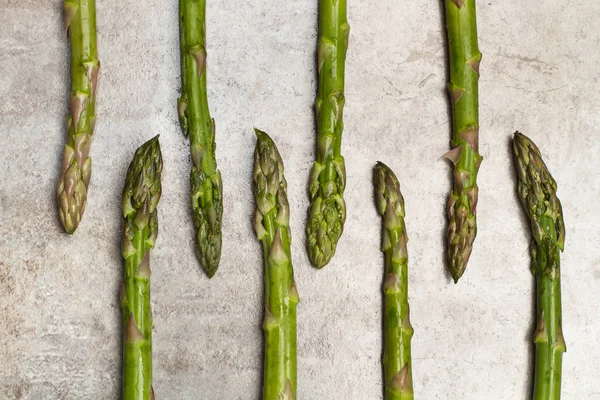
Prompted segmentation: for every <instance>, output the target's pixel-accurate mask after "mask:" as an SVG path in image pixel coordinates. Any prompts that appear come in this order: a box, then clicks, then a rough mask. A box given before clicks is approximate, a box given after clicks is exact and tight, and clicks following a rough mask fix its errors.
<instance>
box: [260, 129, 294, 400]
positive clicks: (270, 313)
mask: <svg viewBox="0 0 600 400" xmlns="http://www.w3.org/2000/svg"><path fill="white" fill-rule="evenodd" d="M255 131H256V137H257V143H256V150H255V151H254V172H253V175H254V198H255V200H256V210H255V213H254V229H255V230H256V235H257V236H258V239H259V240H260V241H261V242H262V245H263V254H264V263H265V319H264V325H263V328H264V331H265V366H264V382H263V400H293V399H295V397H296V306H297V305H298V301H299V298H298V291H297V290H296V284H295V283H294V270H293V267H292V257H291V254H290V244H291V240H292V239H291V232H290V207H289V204H288V199H287V183H286V181H285V177H284V176H283V161H282V160H281V156H280V155H279V151H278V150H277V147H275V143H273V141H272V140H271V138H270V137H269V135H267V134H266V133H264V132H262V131H260V130H258V129H255Z"/></svg>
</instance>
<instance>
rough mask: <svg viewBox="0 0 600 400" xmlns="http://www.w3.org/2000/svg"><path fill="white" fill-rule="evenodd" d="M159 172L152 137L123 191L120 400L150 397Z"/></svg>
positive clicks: (159, 160) (140, 151)
mask: <svg viewBox="0 0 600 400" xmlns="http://www.w3.org/2000/svg"><path fill="white" fill-rule="evenodd" d="M161 173H162V156H161V153H160V144H159V142H158V136H156V137H155V138H154V139H151V140H150V141H148V142H146V143H145V144H144V145H142V146H141V147H140V148H139V149H137V151H136V152H135V155H134V157H133V161H132V162H131V164H130V165H129V170H128V171H127V179H126V181H125V187H124V189H123V218H124V220H123V234H122V238H121V248H122V253H123V259H124V261H125V271H124V274H123V285H122V286H121V308H122V311H123V393H122V395H123V396H122V398H123V400H149V399H154V391H153V389H152V314H151V312H150V250H151V249H152V248H153V247H154V243H155V241H156V237H157V235H158V216H157V210H156V206H157V205H158V201H159V200H160V194H161V183H160V178H161Z"/></svg>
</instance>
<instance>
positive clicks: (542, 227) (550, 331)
mask: <svg viewBox="0 0 600 400" xmlns="http://www.w3.org/2000/svg"><path fill="white" fill-rule="evenodd" d="M513 150H514V155H515V163H516V166H517V172H518V177H519V179H518V192H519V197H520V199H521V204H522V205H523V208H524V209H525V212H526V213H527V216H528V217H529V220H530V222H531V231H532V234H533V240H532V241H531V247H530V250H531V268H532V271H533V274H534V275H535V277H536V305H537V307H536V309H537V311H536V316H537V329H536V331H535V334H534V337H533V342H534V343H535V381H534V388H533V399H534V400H559V399H560V381H561V369H562V356H563V353H564V352H565V351H566V350H567V347H566V345H565V338H564V336H563V331H562V309H561V300H560V252H561V251H563V250H564V245H565V224H564V220H563V212H562V206H561V204H560V200H558V198H557V197H556V182H555V181H554V179H553V178H552V176H551V175H550V172H549V171H548V168H547V167H546V164H544V161H543V160H542V155H541V153H540V150H539V149H538V148H537V146H536V145H535V144H534V143H533V142H532V141H531V140H530V139H529V138H528V137H526V136H525V135H523V134H521V133H519V132H516V133H515V137H514V140H513Z"/></svg>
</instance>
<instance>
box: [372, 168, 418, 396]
mask: <svg viewBox="0 0 600 400" xmlns="http://www.w3.org/2000/svg"><path fill="white" fill-rule="evenodd" d="M374 183H375V199H376V202H377V208H378V210H379V213H380V214H381V215H382V217H383V233H382V235H383V240H382V246H381V249H382V251H383V252H384V254H385V281H384V284H383V293H384V306H383V308H384V318H383V326H384V335H383V336H384V351H383V369H384V379H385V381H384V384H385V398H386V400H412V399H413V398H414V396H413V387H412V365H411V357H410V340H411V338H412V336H413V328H412V326H411V324H410V317H409V308H408V252H407V249H406V243H407V241H408V236H407V234H406V226H405V224H404V215H405V213H404V198H403V197H402V193H400V183H399V182H398V179H397V178H396V175H394V172H393V171H392V170H391V169H389V168H388V167H387V166H386V165H385V164H383V163H381V162H379V163H377V165H376V166H375V179H374Z"/></svg>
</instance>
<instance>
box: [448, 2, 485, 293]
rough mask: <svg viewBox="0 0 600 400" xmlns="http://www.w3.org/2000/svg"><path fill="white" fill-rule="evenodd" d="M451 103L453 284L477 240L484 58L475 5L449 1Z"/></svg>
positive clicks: (450, 245)
mask: <svg viewBox="0 0 600 400" xmlns="http://www.w3.org/2000/svg"><path fill="white" fill-rule="evenodd" d="M446 26H447V28H448V49H449V51H448V53H449V54H450V83H448V92H449V94H450V101H451V103H452V148H453V149H452V150H451V151H450V152H449V153H448V154H446V157H447V158H448V159H450V160H451V161H452V162H453V163H454V189H453V190H452V192H451V193H450V197H449V199H448V262H449V264H450V273H451V274H452V277H453V278H454V282H458V280H459V279H460V277H461V276H462V274H463V273H464V272H465V268H466V267H467V263H468V261H469V256H470V255H471V251H472V249H473V241H474V240H475V236H476V235H477V221H476V218H475V217H476V212H475V211H476V208H477V190H478V189H477V182H476V180H477V171H478V170H479V164H481V160H482V157H481V156H480V155H479V110H478V109H479V103H478V81H479V62H480V61H481V53H480V52H479V48H478V46H477V24H476V18H475V0H446Z"/></svg>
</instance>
